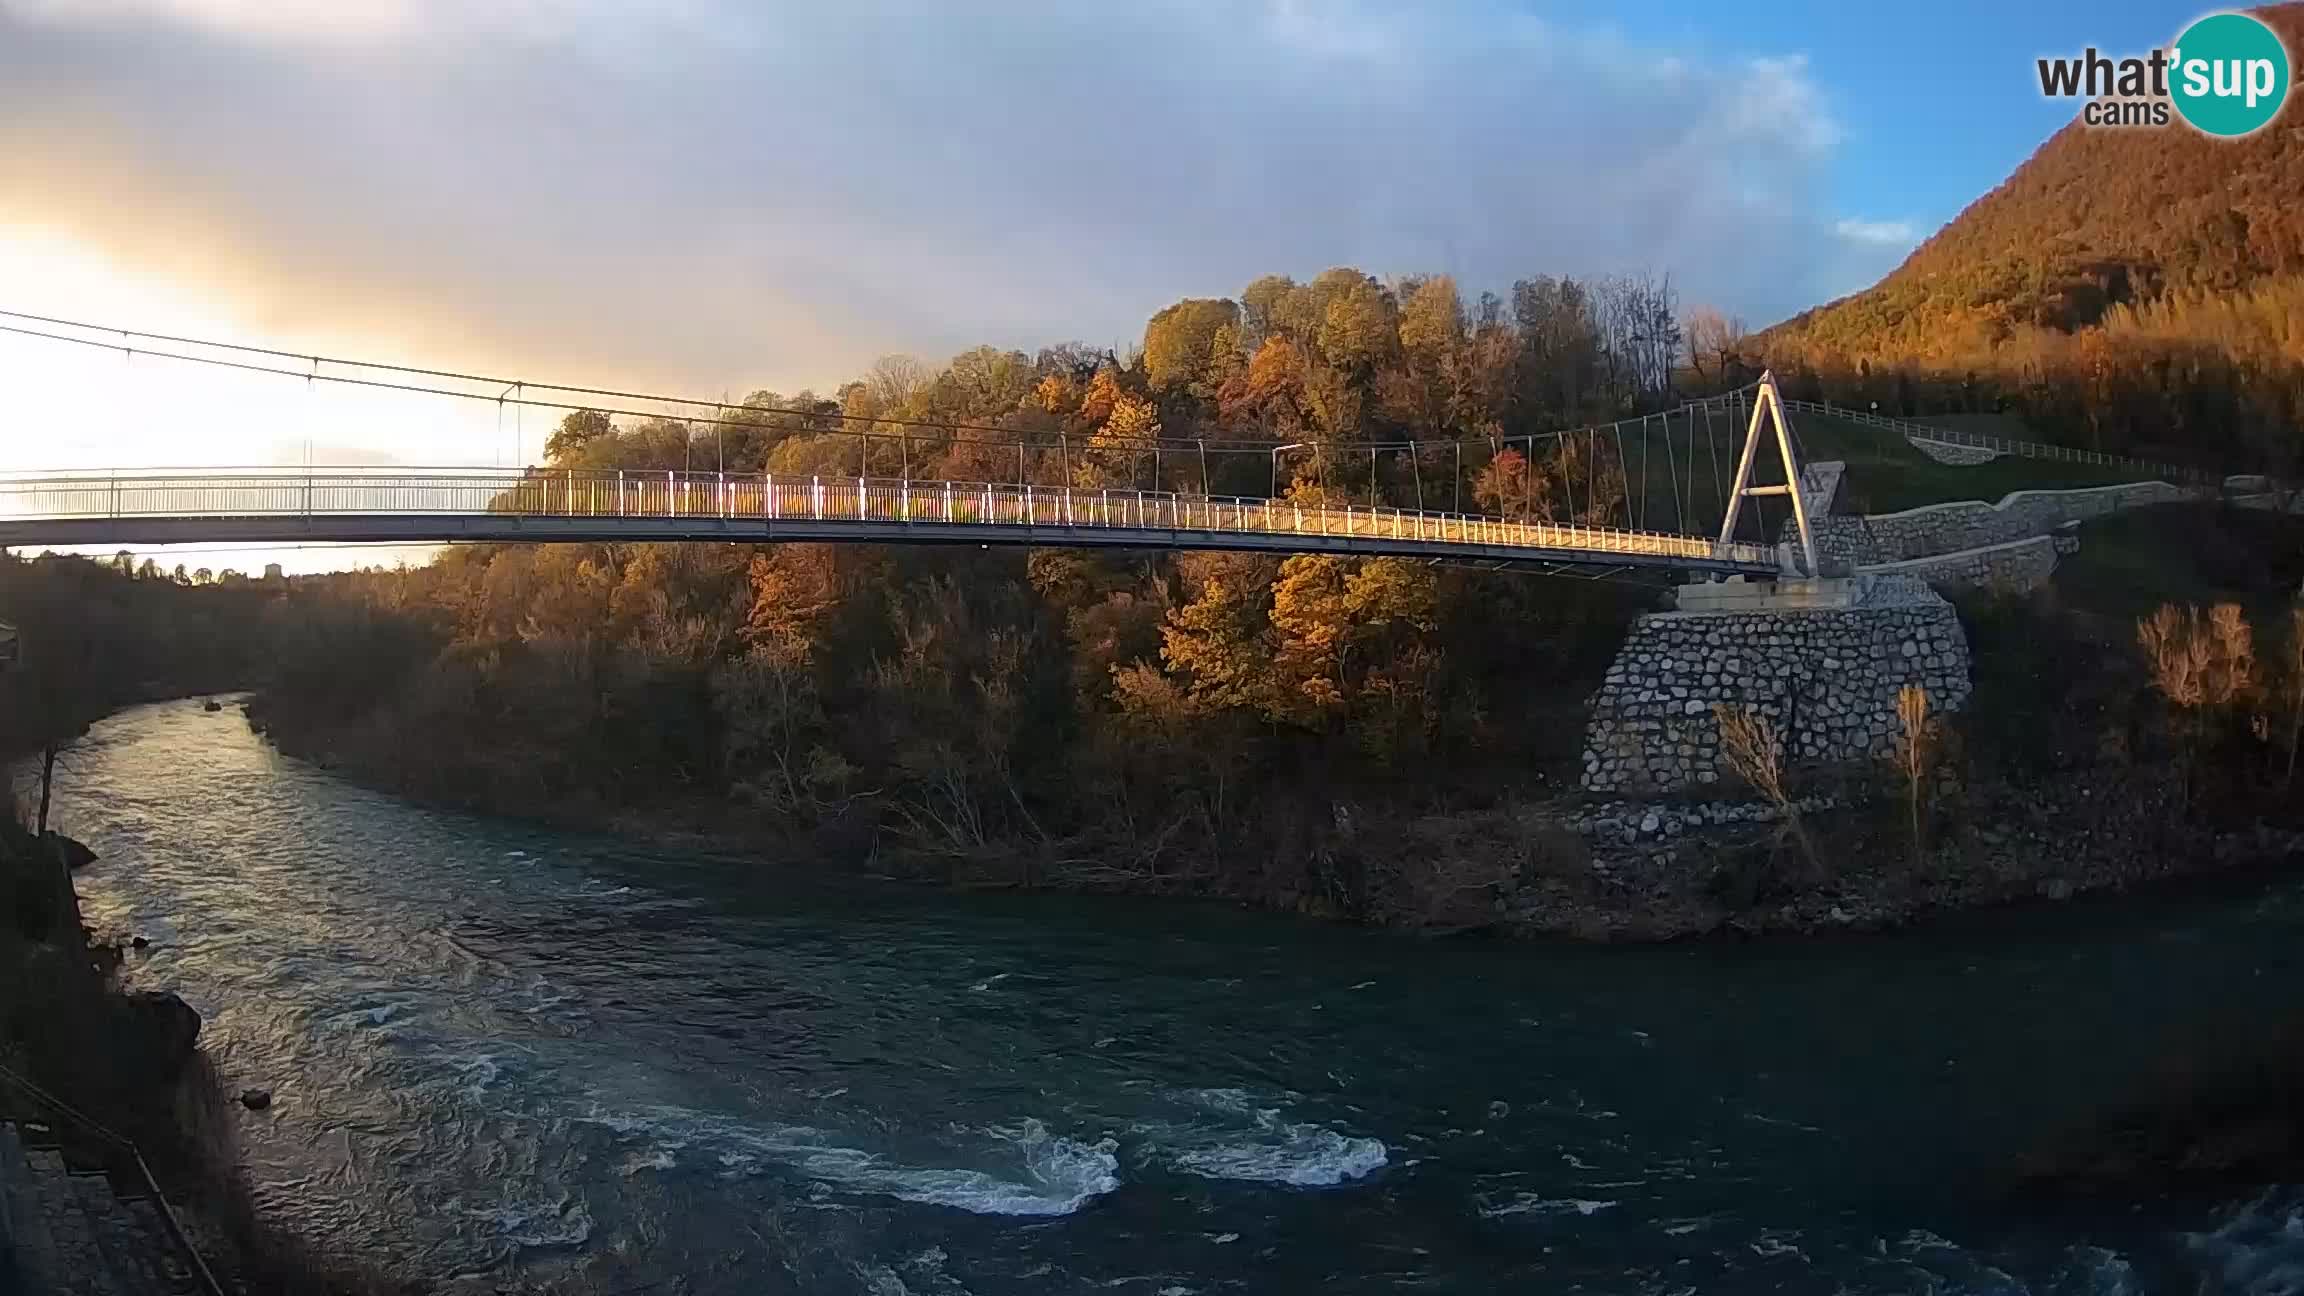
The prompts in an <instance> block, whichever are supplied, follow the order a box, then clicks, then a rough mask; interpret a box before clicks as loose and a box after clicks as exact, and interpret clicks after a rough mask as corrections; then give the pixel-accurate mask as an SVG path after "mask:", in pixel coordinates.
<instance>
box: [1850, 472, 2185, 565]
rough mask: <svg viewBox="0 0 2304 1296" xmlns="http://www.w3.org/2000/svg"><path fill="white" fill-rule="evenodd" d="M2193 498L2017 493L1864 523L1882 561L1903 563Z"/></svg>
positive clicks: (2164, 491)
mask: <svg viewBox="0 0 2304 1296" xmlns="http://www.w3.org/2000/svg"><path fill="white" fill-rule="evenodd" d="M2189 498H2191V496H2190V494H2189V493H2188V492H2187V491H2185V490H2184V489H2183V488H2182V487H2180V486H2175V485H2171V484H2170V483H2168V482H2160V481H2152V482H2133V483H2129V484H2126V485H2121V486H2092V487H2087V488H2084V489H2080V490H2033V491H2014V492H2011V493H2010V494H2009V495H2008V496H2007V497H2006V498H2005V499H2003V500H2001V501H2000V502H1999V503H1998V504H1986V503H1984V502H1982V501H1980V500H1966V501H1963V502H1960V503H1957V504H1931V505H1928V506H1926V507H1924V508H1916V509H1907V510H1905V511H1904V512H1902V513H1875V514H1872V515H1871V516H1869V517H1867V518H1865V519H1864V522H1865V530H1866V532H1867V533H1868V534H1869V535H1870V537H1871V540H1872V544H1873V547H1874V549H1875V550H1876V551H1877V553H1878V555H1879V557H1878V559H1877V560H1876V561H1879V562H1902V561H1904V560H1906V559H1910V558H1927V557H1932V556H1934V555H1936V554H1943V553H1951V552H1953V551H1955V550H1959V549H1974V548H1977V547H1979V546H1982V545H1994V544H2004V543H2006V542H2007V541H2010V540H2023V539H2027V538H2029V537H2031V536H2036V535H2046V534H2047V533H2048V532H2050V531H2053V530H2055V529H2056V528H2057V527H2059V526H2062V525H2063V524H2064V523H2066V522H2077V521H2080V520H2082V519H2085V518H2092V517H2101V516H2103V515H2104V514H2106V513H2112V512H2116V511H2118V510H2120V509H2126V508H2136V507H2138V506H2140V505H2145V504H2164V503H2168V502H2170V501H2174V500H2181V499H2189Z"/></svg>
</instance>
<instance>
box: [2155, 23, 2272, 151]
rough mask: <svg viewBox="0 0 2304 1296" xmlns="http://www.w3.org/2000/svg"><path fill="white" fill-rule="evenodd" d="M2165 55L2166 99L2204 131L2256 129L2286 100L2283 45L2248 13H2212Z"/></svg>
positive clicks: (2233, 133)
mask: <svg viewBox="0 0 2304 1296" xmlns="http://www.w3.org/2000/svg"><path fill="white" fill-rule="evenodd" d="M2169 58H2170V66H2169V69H2168V97H2169V98H2170V99H2172V100H2174V101H2175V103H2176V111H2177V112H2178V113H2180V114H2182V115H2183V118H2184V120H2185V121H2188V122H2190V123H2192V126H2193V129H2195V130H2198V131H2200V132H2202V133H2204V134H2208V135H2220V136H2224V137H2226V138H2231V137H2235V136H2240V135H2246V134H2248V133H2250V132H2252V131H2255V130H2258V129H2260V128H2262V127H2263V125H2264V124H2265V123H2266V122H2269V121H2271V120H2272V119H2273V118H2274V117H2275V116H2277V115H2278V114H2279V112H2280V105H2281V104H2282V103H2283V102H2284V101H2286V100H2287V98H2288V48H2287V47H2286V46H2284V45H2282V44H2281V43H2280V36H2279V33H2277V32H2275V31H2273V30H2272V29H2271V28H2270V27H2267V26H2265V25H2264V24H2263V23H2262V22H2260V21H2258V20H2256V19H2254V18H2251V17H2249V16H2248V15H2247V14H2234V13H2227V14H2211V15H2209V16H2208V17H2206V18H2203V19H2201V20H2200V21H2198V22H2196V23H2194V24H2192V25H2191V26H2190V27H2187V28H2185V29H2184V34H2183V35H2182V36H2179V37H2177V38H2176V46H2175V48H2174V49H2173V50H2172V51H2170V54H2169Z"/></svg>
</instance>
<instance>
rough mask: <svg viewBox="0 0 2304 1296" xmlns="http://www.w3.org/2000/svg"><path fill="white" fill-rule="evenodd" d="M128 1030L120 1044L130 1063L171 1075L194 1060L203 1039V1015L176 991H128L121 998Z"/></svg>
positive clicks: (163, 1074) (125, 1030)
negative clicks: (201, 1021) (149, 992)
mask: <svg viewBox="0 0 2304 1296" xmlns="http://www.w3.org/2000/svg"><path fill="white" fill-rule="evenodd" d="M120 1011H121V1016H122V1018H123V1019H124V1020H123V1023H122V1024H123V1026H124V1027H125V1029H124V1030H123V1031H122V1032H121V1035H122V1043H121V1047H122V1048H123V1049H124V1050H125V1051H127V1052H128V1053H129V1054H131V1055H132V1056H130V1057H126V1058H123V1059H122V1061H123V1062H124V1063H126V1064H127V1065H131V1066H135V1067H139V1068H143V1069H146V1070H149V1071H152V1072H155V1073H157V1074H159V1075H161V1076H163V1077H172V1076H174V1075H176V1074H177V1073H178V1072H180V1071H182V1070H183V1069H184V1064H185V1063H186V1062H189V1061H191V1060H192V1050H193V1049H194V1048H195V1047H196V1046H198V1044H199V1042H200V1014H199V1012H198V1011H197V1010H196V1009H194V1008H193V1007H192V1005H190V1004H188V1003H186V1002H184V1001H183V1000H182V999H179V998H177V997H176V996H175V995H173V994H167V993H161V994H129V995H125V996H123V997H122V998H121V1001H120Z"/></svg>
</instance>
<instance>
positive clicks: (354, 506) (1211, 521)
mask: <svg viewBox="0 0 2304 1296" xmlns="http://www.w3.org/2000/svg"><path fill="white" fill-rule="evenodd" d="M348 514H358V515H364V516H374V515H405V516H411V517H415V516H462V517H474V516H487V517H552V518H578V517H582V518H594V517H597V518H616V519H621V520H623V521H625V522H636V521H645V520H648V519H652V518H653V519H681V520H683V521H687V520H691V519H702V518H715V519H719V520H722V521H727V522H745V521H759V522H762V523H765V524H766V525H767V527H768V528H769V530H770V532H771V533H772V532H773V529H774V524H775V523H777V522H778V521H803V520H805V521H848V522H860V523H876V524H892V525H895V526H899V527H902V526H909V525H912V524H919V523H932V524H940V525H963V526H986V527H1002V528H1014V527H1024V528H1030V529H1033V530H1041V529H1046V530H1051V531H1061V530H1104V529H1132V530H1147V531H1162V532H1168V533H1171V534H1172V535H1177V536H1179V537H1181V536H1183V535H1186V534H1190V533H1202V534H1244V535H1273V536H1289V535H1307V536H1309V535H1341V536H1345V537H1367V538H1374V539H1382V540H1388V541H1392V542H1396V543H1397V542H1406V543H1422V544H1434V545H1439V544H1451V543H1454V544H1480V545H1487V546H1491V547H1496V548H1505V549H1530V550H1547V551H1559V550H1576V551H1591V552H1599V553H1610V554H1627V555H1652V556H1660V557H1672V558H1681V559H1700V560H1711V561H1724V562H1733V563H1738V564H1744V565H1751V566H1766V565H1773V564H1774V563H1775V553H1774V551H1773V550H1772V549H1771V548H1770V547H1768V546H1765V545H1756V544H1745V543H1736V544H1731V545H1728V546H1721V545H1719V544H1718V543H1717V542H1716V541H1715V540H1714V539H1712V538H1711V537H1705V536H1693V535H1685V534H1679V533H1673V532H1663V531H1646V530H1632V529H1626V528H1618V527H1606V526H1590V525H1585V524H1581V523H1562V522H1551V521H1544V520H1537V519H1527V520H1513V519H1507V518H1501V517H1492V516H1484V515H1480V514H1471V513H1455V512H1439V511H1426V510H1419V509H1404V508H1396V507H1393V506H1391V505H1382V504H1316V503H1304V502H1300V501H1296V500H1285V499H1269V498H1263V497H1257V496H1223V495H1203V494H1192V493H1185V492H1177V491H1141V490H1114V489H1111V488H1108V487H1093V488H1090V487H1071V486H1041V485H1033V484H1011V483H993V482H954V481H920V480H915V479H912V478H876V477H854V476H827V475H822V474H812V475H807V476H800V475H796V474H775V473H766V472H762V473H728V472H682V471H679V470H673V469H665V470H656V469H646V470H641V469H632V470H624V471H616V470H607V469H599V470H573V471H571V470H566V469H550V470H546V469H529V470H525V471H520V470H509V471H508V470H497V471H463V472H457V473H432V472H409V471H407V470H405V469H393V468H365V467H363V468H316V469H308V470H300V471H299V470H286V471H278V472H230V473H218V472H213V471H208V472H175V471H149V470H124V471H122V472H118V473H105V474H103V475H101V476H98V475H92V474H84V475H80V476H72V477H55V476H38V477H23V476H16V477H8V478H0V523H4V522H23V521H64V520H71V519H91V518H102V519H115V520H118V519H137V518H144V519H152V518H167V519H191V518H201V517H215V518H226V517H232V518H237V517H291V518H306V519H316V518H323V517H328V516H342V515H348ZM1451 535H1453V536H1454V537H1455V539H1453V540H1451V539H1448V537H1450V536H1451Z"/></svg>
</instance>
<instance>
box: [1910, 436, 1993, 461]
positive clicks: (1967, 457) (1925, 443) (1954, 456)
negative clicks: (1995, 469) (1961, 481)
mask: <svg viewBox="0 0 2304 1296" xmlns="http://www.w3.org/2000/svg"><path fill="white" fill-rule="evenodd" d="M1904 439H1905V440H1906V441H1909V442H1911V443H1912V448H1913V449H1915V450H1917V451H1919V452H1920V453H1922V454H1924V455H1926V456H1928V457H1929V458H1931V459H1933V460H1935V461H1936V462H1938V463H1940V464H1952V465H1955V466H1957V467H1961V468H1972V467H1974V466H1976V465H1977V464H1985V463H1990V462H1992V461H1993V460H1995V459H1997V458H1999V457H2000V452H1999V451H1997V450H1995V449H1993V448H1992V447H1990V446H1980V445H1962V444H1961V443H1959V442H1957V441H1934V440H1930V439H1929V438H1927V437H1922V436H1906V437H1905V438H1904Z"/></svg>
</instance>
